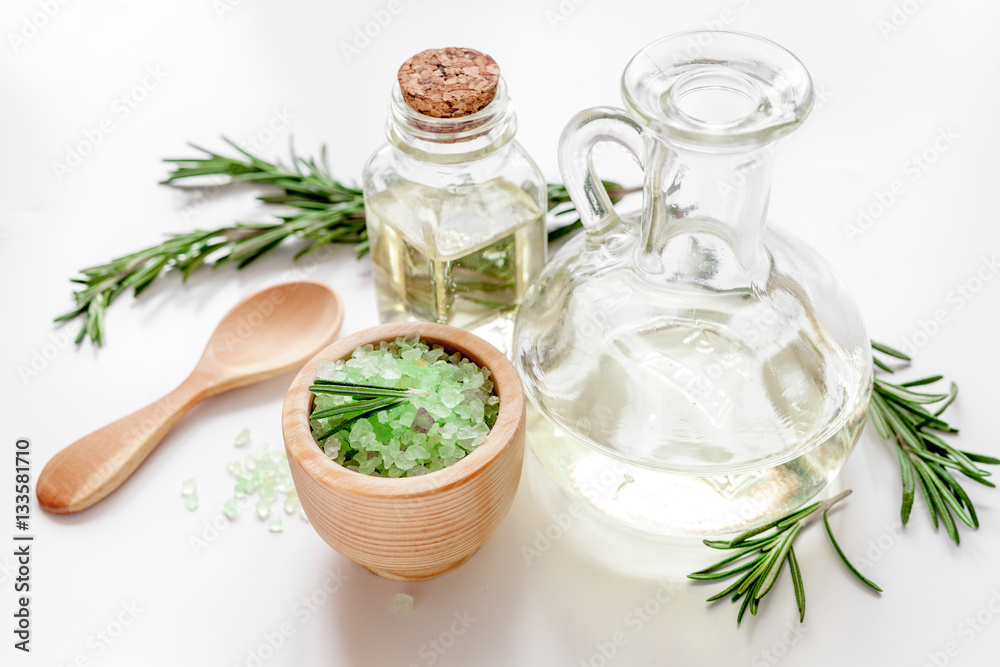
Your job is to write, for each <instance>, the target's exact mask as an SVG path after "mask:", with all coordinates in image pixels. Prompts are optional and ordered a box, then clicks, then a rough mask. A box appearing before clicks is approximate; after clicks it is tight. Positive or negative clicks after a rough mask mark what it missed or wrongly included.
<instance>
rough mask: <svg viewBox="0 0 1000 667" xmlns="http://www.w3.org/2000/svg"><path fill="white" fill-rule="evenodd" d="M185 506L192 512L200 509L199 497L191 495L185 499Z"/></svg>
mask: <svg viewBox="0 0 1000 667" xmlns="http://www.w3.org/2000/svg"><path fill="white" fill-rule="evenodd" d="M184 506H185V507H187V508H188V509H189V510H191V511H192V512H193V511H194V510H196V509H198V496H196V495H190V496H187V497H186V498H184Z"/></svg>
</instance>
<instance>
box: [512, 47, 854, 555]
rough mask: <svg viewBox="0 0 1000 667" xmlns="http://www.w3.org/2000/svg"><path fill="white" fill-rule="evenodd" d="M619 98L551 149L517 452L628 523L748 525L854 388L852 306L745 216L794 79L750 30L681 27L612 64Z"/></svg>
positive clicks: (839, 431)
mask: <svg viewBox="0 0 1000 667" xmlns="http://www.w3.org/2000/svg"><path fill="white" fill-rule="evenodd" d="M622 96H623V98H624V101H625V106H626V108H627V111H624V110H621V109H616V108H610V107H601V108H594V109H588V110H586V111H583V112H581V113H579V114H577V115H576V116H575V117H574V118H573V119H572V120H571V121H570V123H569V125H568V126H567V128H566V130H565V131H564V133H563V136H562V139H561V143H560V149H559V164H560V169H561V171H562V176H563V180H564V182H565V184H566V188H567V190H568V191H569V193H570V195H571V196H572V199H573V202H574V204H575V205H576V206H577V208H578V209H579V211H580V215H581V217H582V220H583V223H584V231H583V232H581V233H580V234H578V235H577V236H576V237H575V238H573V239H572V240H571V241H569V242H568V243H567V244H566V245H565V246H563V247H562V248H561V249H560V250H559V252H557V253H556V254H555V255H554V256H553V257H552V259H551V260H550V261H549V262H548V264H547V265H546V266H545V268H544V269H543V270H542V272H541V274H540V275H539V277H538V278H537V279H536V280H535V282H534V283H533V284H532V286H531V287H530V288H529V290H528V293H527V295H526V296H525V299H524V302H523V304H522V306H521V309H520V311H519V314H518V317H517V324H516V330H515V350H514V357H515V361H516V363H517V365H518V368H519V370H520V372H521V374H522V377H523V378H524V382H525V387H526V393H527V395H528V397H529V399H530V402H531V403H532V405H533V407H534V408H535V411H534V412H533V415H532V417H531V419H530V423H529V432H528V438H529V442H530V443H531V446H532V448H533V450H534V452H535V453H536V455H537V457H538V459H539V460H540V461H541V463H542V464H543V465H544V466H545V468H546V469H547V470H548V471H549V472H550V473H551V474H552V475H553V476H554V477H555V478H556V480H557V481H558V482H559V483H560V484H561V485H562V486H563V487H565V488H566V489H569V490H570V491H571V492H572V493H573V494H576V495H577V496H579V498H580V499H584V500H583V501H584V502H586V503H589V504H591V505H593V506H594V508H596V509H597V510H598V511H599V512H600V513H603V514H605V515H607V516H610V517H612V518H613V519H616V520H618V521H620V522H621V523H623V524H626V525H627V526H630V527H632V528H635V529H638V530H640V531H647V532H649V533H655V534H658V535H666V536H691V535H699V536H700V535H710V534H720V533H725V532H730V531H736V530H744V529H748V528H751V527H753V526H755V525H760V524H761V523H763V522H765V521H767V520H770V519H772V518H775V517H776V516H779V515H781V514H784V513H786V512H788V511H791V510H793V509H795V508H797V507H799V506H801V505H802V504H804V503H805V502H806V501H808V500H809V499H810V498H812V497H813V496H815V495H816V494H817V493H819V492H820V491H821V490H823V488H824V487H826V486H827V484H829V483H830V481H831V480H832V479H833V478H834V477H835V476H836V475H837V473H838V472H839V471H840V469H841V467H842V466H843V464H844V462H845V461H846V460H847V457H848V455H849V454H850V452H851V450H852V448H853V446H854V443H855V441H856V440H857V438H858V435H859V434H860V431H861V427H862V425H863V424H864V421H865V417H866V416H867V411H868V399H869V394H870V391H871V383H872V362H871V352H870V349H869V343H868V338H867V334H866V332H865V327H864V323H863V321H862V318H861V315H860V313H859V311H858V308H857V306H856V304H855V302H854V300H853V298H852V297H851V295H850V294H849V293H848V291H847V290H846V288H845V287H844V285H843V284H842V283H841V281H840V280H839V279H838V278H837V276H836V275H835V273H834V272H833V270H832V269H831V268H830V266H829V265H828V264H827V263H826V262H825V261H824V260H823V259H822V258H821V257H820V256H819V255H817V254H816V253H815V252H814V251H812V250H811V249H810V248H808V247H807V246H805V245H804V244H803V243H802V242H801V241H798V240H796V239H794V238H793V237H791V236H789V235H788V234H786V233H784V232H781V231H778V230H776V229H773V228H771V227H769V226H768V225H767V224H766V214H767V203H768V194H769V191H770V179H771V168H770V166H771V162H772V157H773V154H774V149H775V144H776V141H777V139H779V138H780V137H782V136H783V135H785V134H787V133H788V132H790V131H792V130H793V129H795V128H796V127H797V126H798V125H799V124H800V123H801V122H802V121H803V119H804V118H805V117H806V115H807V114H808V113H809V110H810V108H811V106H812V100H813V95H812V86H811V82H810V78H809V74H808V72H807V71H806V69H805V67H804V66H803V65H802V63H801V62H800V61H799V60H798V59H796V58H795V57H794V56H793V55H792V54H791V53H789V52H788V51H786V50H785V49H783V48H781V47H780V46H778V45H776V44H774V43H772V42H769V41H767V40H764V39H762V38H758V37H754V36H751V35H746V34H740V33H732V32H721V31H710V32H694V33H682V34H679V35H674V36H670V37H666V38H664V39H661V40H659V41H657V42H654V43H653V44H651V45H649V46H648V47H646V48H645V49H643V50H642V51H640V52H639V53H638V54H637V55H636V56H635V57H634V58H633V59H632V60H631V62H629V64H628V66H627V67H626V69H625V73H624V75H623V78H622ZM606 142H610V143H615V144H618V145H620V146H622V147H624V148H625V149H626V151H628V152H629V153H630V154H631V155H632V157H634V158H635V160H636V161H637V162H638V163H639V164H640V166H641V167H642V168H643V172H644V183H643V205H642V211H641V214H640V215H639V216H638V217H637V218H636V219H633V218H629V217H625V216H619V215H617V214H616V212H615V211H614V209H613V208H612V205H611V202H610V200H609V198H608V195H607V193H606V192H605V190H604V188H603V186H602V185H601V180H600V178H599V176H598V174H597V171H596V170H595V167H594V163H593V160H592V152H593V149H594V148H595V147H596V146H598V145H600V144H602V143H606ZM794 222H795V223H796V224H809V212H808V211H803V212H802V216H801V218H800V219H798V220H795V221H794Z"/></svg>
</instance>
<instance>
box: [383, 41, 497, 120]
mask: <svg viewBox="0 0 1000 667" xmlns="http://www.w3.org/2000/svg"><path fill="white" fill-rule="evenodd" d="M398 78H399V88H400V90H401V91H402V92H403V99H404V100H406V103H407V104H408V105H409V106H410V108H412V109H413V110H414V111H416V112H418V113H421V114H423V115H425V116H431V117H433V118H460V117H462V116H468V115H469V114H473V113H476V112H477V111H479V110H480V109H482V108H483V107H485V106H486V105H487V104H489V103H490V102H491V101H493V96H494V95H496V92H497V84H498V83H499V81H500V67H499V65H497V63H496V61H495V60H493V58H491V57H489V56H488V55H486V54H485V53H480V52H479V51H476V50H475V49H460V48H456V47H453V46H449V47H448V48H445V49H427V50H426V51H421V52H420V53H418V54H417V55H415V56H413V57H412V58H410V59H409V60H407V61H406V62H405V63H403V66H402V67H400V68H399V74H398Z"/></svg>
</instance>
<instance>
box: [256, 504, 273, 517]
mask: <svg viewBox="0 0 1000 667" xmlns="http://www.w3.org/2000/svg"><path fill="white" fill-rule="evenodd" d="M270 515H271V503H269V502H267V501H266V500H259V501H257V518H258V519H260V520H261V521H263V520H264V519H266V518H267V517H269V516H270Z"/></svg>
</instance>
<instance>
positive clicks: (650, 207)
mask: <svg viewBox="0 0 1000 667" xmlns="http://www.w3.org/2000/svg"><path fill="white" fill-rule="evenodd" d="M774 147H775V143H774V142H770V143H765V144H761V145H758V146H754V147H741V148H734V147H727V148H726V149H723V150H719V149H716V150H705V149H703V148H700V147H687V146H683V145H677V144H673V143H671V142H668V141H664V140H663V139H661V138H659V137H656V136H649V137H648V138H647V140H646V159H645V183H644V195H643V214H642V230H641V233H642V239H641V243H640V246H639V248H638V251H639V252H638V257H637V258H636V259H637V264H638V266H639V268H640V269H641V270H642V271H643V272H644V273H646V274H648V275H650V276H659V277H662V278H663V279H666V280H671V281H680V282H691V283H697V284H700V285H702V286H706V287H709V288H713V289H719V290H731V289H738V288H752V287H755V286H757V287H760V286H763V285H764V284H765V283H766V282H767V277H768V273H769V270H770V262H769V260H768V257H767V253H766V251H765V249H764V231H765V228H766V217H767V204H768V197H769V194H770V190H771V155H772V153H773V151H774Z"/></svg>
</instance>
